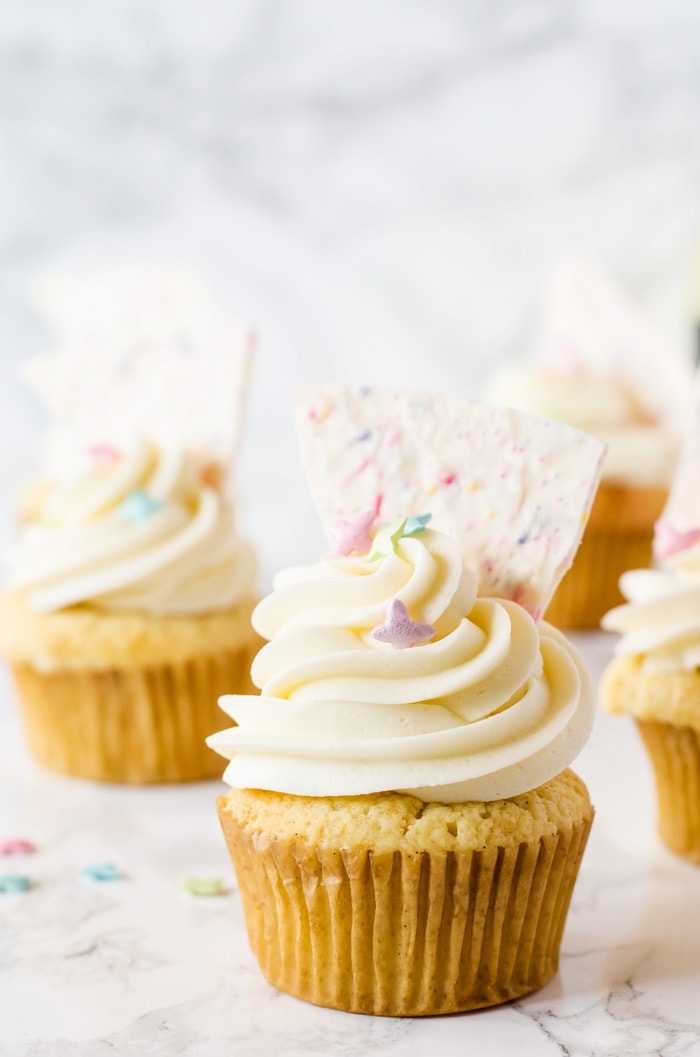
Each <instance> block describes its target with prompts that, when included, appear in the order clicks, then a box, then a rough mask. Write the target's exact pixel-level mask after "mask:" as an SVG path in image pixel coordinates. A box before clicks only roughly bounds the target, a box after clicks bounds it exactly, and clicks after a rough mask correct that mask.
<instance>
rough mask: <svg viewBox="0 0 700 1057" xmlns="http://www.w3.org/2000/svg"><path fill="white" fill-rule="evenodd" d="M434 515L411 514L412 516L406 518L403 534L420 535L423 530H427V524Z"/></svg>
mask: <svg viewBox="0 0 700 1057" xmlns="http://www.w3.org/2000/svg"><path fill="white" fill-rule="evenodd" d="M432 516H433V515H432V514H411V516H410V517H407V518H406V524H405V525H404V530H403V535H404V536H418V535H419V534H420V533H421V532H425V529H426V526H427V524H428V522H429V521H430V519H431V518H432Z"/></svg>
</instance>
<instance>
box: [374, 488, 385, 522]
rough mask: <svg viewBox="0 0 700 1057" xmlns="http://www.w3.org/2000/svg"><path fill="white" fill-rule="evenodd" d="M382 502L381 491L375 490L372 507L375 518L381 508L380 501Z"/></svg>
mask: <svg viewBox="0 0 700 1057" xmlns="http://www.w3.org/2000/svg"><path fill="white" fill-rule="evenodd" d="M383 502H384V496H383V495H382V493H381V492H377V494H376V495H375V497H374V507H373V510H374V516H375V518H378V517H379V512H380V510H381V509H382V503H383Z"/></svg>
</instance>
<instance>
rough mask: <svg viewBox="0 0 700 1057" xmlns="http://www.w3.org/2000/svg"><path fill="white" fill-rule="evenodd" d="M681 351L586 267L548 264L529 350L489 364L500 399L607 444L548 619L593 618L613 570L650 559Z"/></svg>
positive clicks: (674, 420) (614, 589)
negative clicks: (496, 364)
mask: <svg viewBox="0 0 700 1057" xmlns="http://www.w3.org/2000/svg"><path fill="white" fill-rule="evenodd" d="M691 372H692V368H691V363H690V358H689V357H688V356H687V355H686V353H685V351H684V350H682V349H679V348H675V347H674V346H673V345H672V344H671V343H670V342H667V341H665V340H664V338H663V336H662V335H661V334H659V333H658V332H657V330H656V328H655V327H654V326H653V325H652V323H651V321H650V320H649V319H647V318H645V316H644V314H643V313H642V312H641V311H640V310H639V309H638V308H637V307H636V306H635V304H634V303H633V302H632V301H631V300H630V299H629V298H628V297H627V296H626V295H625V294H624V293H623V292H622V291H620V290H618V289H616V288H615V287H614V286H613V284H612V283H611V282H609V281H608V280H607V279H606V278H605V277H603V276H602V275H600V274H598V273H597V272H596V270H595V269H594V268H593V267H592V266H591V265H590V264H587V263H585V262H582V261H566V262H563V263H562V264H560V266H559V267H558V269H556V270H555V271H554V273H553V274H552V276H551V278H550V281H549V284H548V288H547V295H546V298H545V306H544V312H543V316H542V321H541V326H540V331H539V335H538V337H537V340H536V343H535V349H534V354H533V356H532V358H531V359H529V360H525V359H523V360H521V361H512V362H509V363H507V364H505V365H503V366H502V367H501V368H500V369H499V370H498V371H496V372H495V374H494V376H493V377H492V379H491V381H490V385H489V396H490V397H491V398H492V399H494V400H495V401H497V402H499V403H504V404H506V405H508V406H511V407H517V408H521V409H523V410H527V411H530V412H531V413H532V414H537V415H542V416H544V417H546V418H553V419H557V420H560V421H563V422H568V423H569V424H570V425H574V426H577V427H578V428H579V429H582V430H585V431H586V432H588V433H591V434H593V435H594V436H597V437H599V438H600V439H601V440H603V441H605V443H606V444H607V453H606V456H605V461H604V463H603V478H602V482H601V485H600V488H599V490H598V494H597V496H596V499H595V502H594V504H593V507H592V509H591V512H590V516H589V521H588V524H587V527H586V531H585V534H584V537H583V541H582V543H581V547H580V549H579V551H578V553H577V555H576V558H575V560H574V564H573V566H572V568H571V570H570V571H569V573H568V574H567V575H566V576H565V577H564V579H563V581H562V583H561V584H560V586H559V589H558V591H557V593H556V595H555V596H554V598H553V599H552V601H551V603H550V605H549V607H548V610H547V619H548V620H550V621H551V622H552V623H553V624H556V625H559V626H562V627H590V628H595V627H597V626H598V624H599V622H600V618H601V617H602V615H603V613H605V612H606V611H607V610H608V609H610V608H611V607H612V606H614V605H616V604H617V603H618V602H620V601H621V600H622V598H621V595H620V593H619V588H618V580H619V578H620V576H621V575H622V573H623V572H624V571H625V570H626V569H630V568H633V567H635V566H639V565H647V564H648V563H649V560H650V558H651V548H652V539H653V533H654V523H655V522H656V520H657V518H658V517H659V515H660V514H661V511H662V509H663V506H664V503H665V501H666V498H667V496H668V488H669V484H670V481H671V475H672V471H673V467H674V465H675V462H676V459H677V455H678V446H679V437H680V431H681V428H682V426H683V422H684V419H685V414H686V409H687V404H688V395H689V387H690V382H691V378H692V373H691Z"/></svg>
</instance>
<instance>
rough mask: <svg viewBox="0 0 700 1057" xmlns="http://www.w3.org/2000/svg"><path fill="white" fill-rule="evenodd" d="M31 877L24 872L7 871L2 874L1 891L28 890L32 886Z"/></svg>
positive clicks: (0, 878) (0, 879)
mask: <svg viewBox="0 0 700 1057" xmlns="http://www.w3.org/2000/svg"><path fill="white" fill-rule="evenodd" d="M31 885H32V882H31V878H29V877H26V876H25V875H24V874H17V873H5V874H0V892H4V893H8V894H9V893H12V892H28V891H29V889H30V888H31Z"/></svg>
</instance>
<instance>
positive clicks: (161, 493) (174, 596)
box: [9, 440, 255, 613]
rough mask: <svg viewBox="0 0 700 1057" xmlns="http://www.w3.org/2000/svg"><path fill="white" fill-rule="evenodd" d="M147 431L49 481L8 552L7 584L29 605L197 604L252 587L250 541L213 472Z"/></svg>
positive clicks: (220, 605) (156, 607)
mask: <svg viewBox="0 0 700 1057" xmlns="http://www.w3.org/2000/svg"><path fill="white" fill-rule="evenodd" d="M211 471H212V468H211V467H208V466H207V464H206V463H205V462H203V460H202V459H200V458H198V457H196V456H195V455H193V454H191V453H185V452H182V451H176V450H174V449H172V450H169V449H165V448H161V447H158V446H156V445H155V444H152V443H150V442H148V441H146V440H140V441H138V442H136V443H134V444H133V445H131V446H130V448H129V450H128V451H116V450H114V449H112V448H109V447H108V446H104V445H101V446H98V447H97V448H94V449H92V450H91V451H89V452H86V453H85V458H84V462H83V463H82V464H81V465H80V466H78V468H77V471H76V472H72V473H71V474H70V476H68V477H66V478H61V479H57V480H53V481H50V482H49V483H47V485H46V486H45V487H44V488H43V489H42V490H41V492H40V495H39V498H38V500H37V501H36V502H35V503H34V504H33V509H32V513H31V518H30V520H29V522H28V523H27V524H26V525H25V527H24V530H23V532H22V535H21V537H20V540H19V543H18V544H17V546H16V547H15V548H14V550H13V551H12V552H11V553H10V556H9V587H10V589H12V590H17V591H21V592H22V593H23V594H24V595H25V597H26V601H27V604H28V605H29V607H30V608H32V609H35V610H39V611H52V610H56V609H62V608H64V607H67V606H71V605H76V604H80V603H89V604H90V605H93V606H96V607H98V608H104V609H108V610H145V611H148V612H153V613H198V612H208V611H212V610H217V609H224V608H226V607H228V606H231V605H233V604H235V603H236V602H238V601H240V600H241V599H242V598H244V597H245V596H248V595H250V594H252V591H253V583H254V578H255V560H254V556H253V552H252V548H251V546H250V544H249V543H247V541H245V540H244V539H242V538H241V536H240V535H239V534H238V532H237V531H236V528H235V524H234V516H233V511H232V509H231V505H230V503H229V502H228V500H227V498H226V497H225V495H224V494H223V491H222V489H221V487H220V485H219V482H218V480H217V475H216V473H215V472H211Z"/></svg>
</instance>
